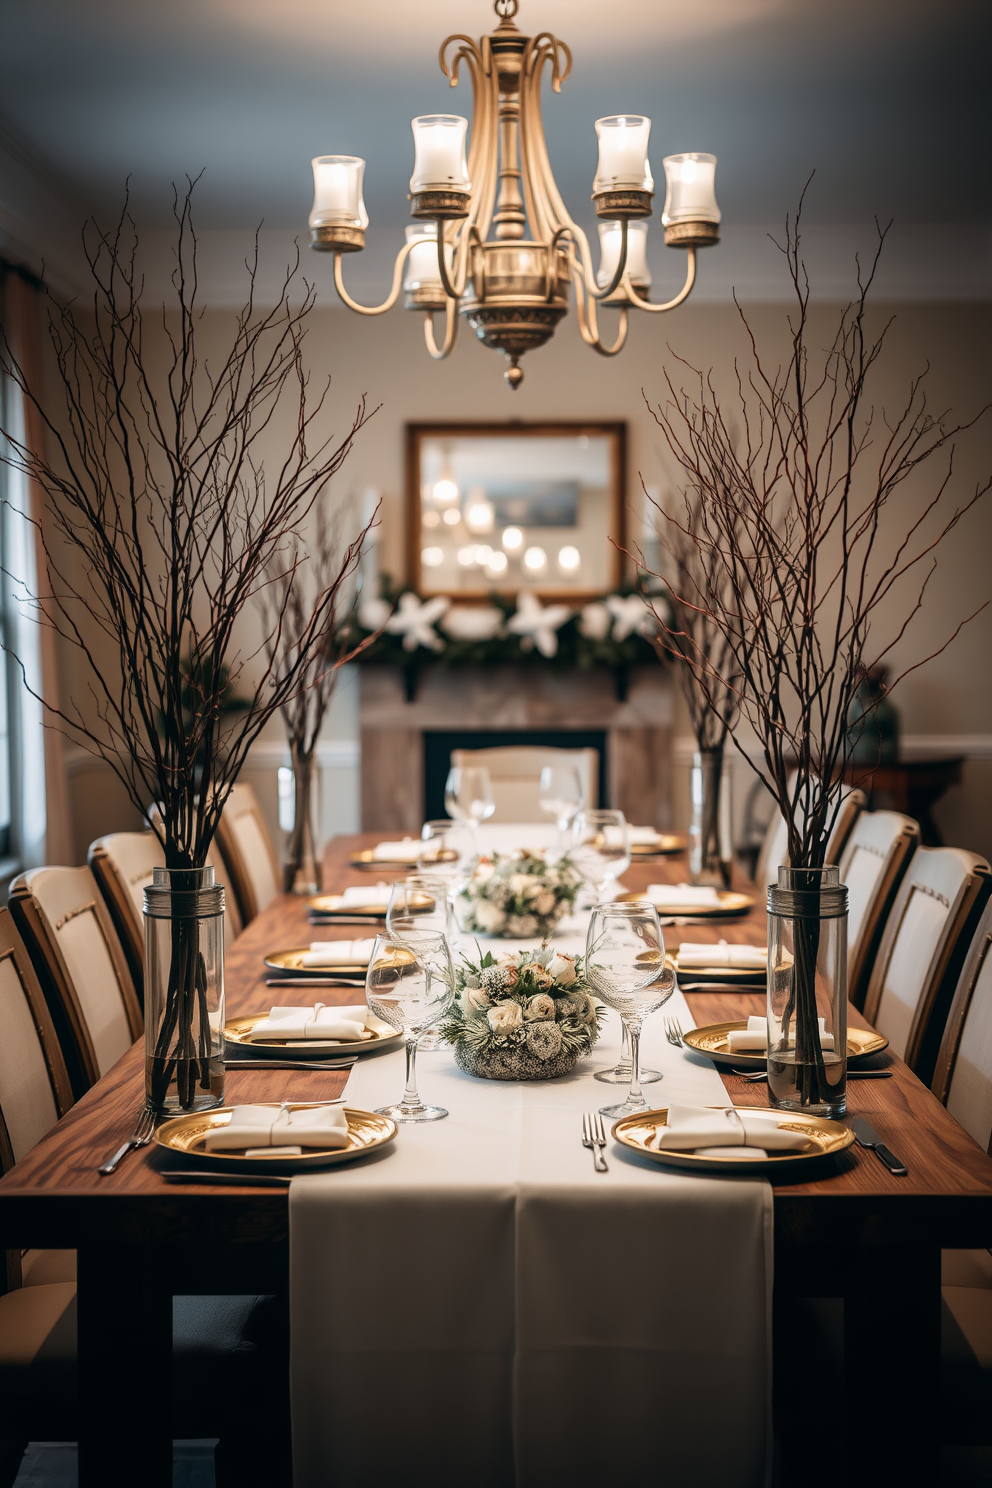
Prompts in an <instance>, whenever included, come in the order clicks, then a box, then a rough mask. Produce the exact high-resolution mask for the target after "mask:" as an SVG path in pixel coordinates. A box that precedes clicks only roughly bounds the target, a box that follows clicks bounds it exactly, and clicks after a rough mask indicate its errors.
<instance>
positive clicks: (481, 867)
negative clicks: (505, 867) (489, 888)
mask: <svg viewBox="0 0 992 1488" xmlns="http://www.w3.org/2000/svg"><path fill="white" fill-rule="evenodd" d="M495 871H496V870H495V868H494V867H493V865H492V863H489V862H487V861H486V859H485V858H483V859H482V861H481V862H480V863H477V864H476V866H475V871H474V872H473V874H472V877H473V879H474V880H475V881H476V883H488V882H489V880H490V879H491V878H492V876H493V874H494V873H495Z"/></svg>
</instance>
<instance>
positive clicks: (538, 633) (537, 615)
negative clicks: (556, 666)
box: [506, 590, 572, 657]
mask: <svg viewBox="0 0 992 1488" xmlns="http://www.w3.org/2000/svg"><path fill="white" fill-rule="evenodd" d="M571 613H572V612H571V610H570V609H569V608H568V605H560V604H559V605H547V606H544V605H542V604H541V602H540V601H539V600H537V599H535V597H534V595H533V594H528V593H527V591H526V590H524V591H523V593H521V594H518V595H517V611H516V614H515V615H511V616H510V618H509V620H508V621H507V622H506V628H507V630H508V631H510V632H511V634H512V635H518V636H520V637H521V638H522V644H523V645H524V646H526V645H527V643H528V642H530V645H531V646H536V647H537V649H538V651H540V653H541V655H542V656H548V657H550V656H556V655H557V653H558V631H559V630H560V629H561V627H562V626H563V625H564V624H565V621H566V620H567V619H568V618H569V616H570V615H571Z"/></svg>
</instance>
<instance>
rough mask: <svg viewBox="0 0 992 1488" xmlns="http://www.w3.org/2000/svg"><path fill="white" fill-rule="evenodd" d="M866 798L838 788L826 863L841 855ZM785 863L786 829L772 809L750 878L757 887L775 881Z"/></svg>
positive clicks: (836, 860)
mask: <svg viewBox="0 0 992 1488" xmlns="http://www.w3.org/2000/svg"><path fill="white" fill-rule="evenodd" d="M794 784H795V777H792V779H791V780H790V782H789V786H790V790H791V788H792V787H793V786H794ZM867 800H868V797H867V796H866V795H865V793H864V791H861V790H858V789H857V788H856V787H855V786H851V785H845V786H842V788H841V800H840V808H839V810H838V812H837V819H836V821H835V822H834V825H833V831H832V832H831V833H830V841H829V842H828V843H827V862H828V863H839V862H840V858H841V854H842V853H843V851H844V847H845V845H846V843H847V839H848V837H849V836H850V835H851V830H852V828H853V826H854V823H855V822H856V821H857V819H858V817H859V815H860V814H861V812H862V811H863V810H864V808H865V805H866V803H867ZM788 862H789V828H788V826H787V825H786V820H785V817H784V816H783V815H782V813H781V812H780V811H776V813H775V815H774V816H773V817H772V819H771V821H770V822H769V824H768V831H767V832H766V833H765V840H764V842H763V843H762V844H761V852H760V853H759V854H758V863H757V866H756V868H755V870H754V881H755V883H756V884H757V885H758V887H759V888H760V889H764V888H765V887H766V886H767V885H768V884H776V883H778V870H779V867H780V866H782V865H787V864H788Z"/></svg>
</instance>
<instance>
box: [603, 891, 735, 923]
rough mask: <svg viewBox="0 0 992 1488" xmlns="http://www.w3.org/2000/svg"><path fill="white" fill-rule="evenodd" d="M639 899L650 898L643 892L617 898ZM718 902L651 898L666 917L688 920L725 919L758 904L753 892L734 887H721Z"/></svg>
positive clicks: (652, 902) (623, 902)
mask: <svg viewBox="0 0 992 1488" xmlns="http://www.w3.org/2000/svg"><path fill="white" fill-rule="evenodd" d="M639 899H648V895H647V894H645V893H644V892H643V890H642V891H641V892H640V893H634V894H619V895H618V896H617V900H618V902H619V903H620V904H634V903H636V902H637V901H638V900H639ZM717 899H718V903H716V904H692V903H691V902H688V901H686V900H680V901H679V902H678V903H675V902H674V901H673V902H671V903H666V902H665V900H664V899H660V898H659V899H650V900H648V902H649V903H651V904H653V905H654V907H655V909H656V910H657V911H658V913H659V914H660V915H661V916H662V917H663V918H665V919H680V920H681V919H687V920H725V919H730V918H732V917H733V916H734V915H744V914H747V913H748V911H749V910H752V909H753V908H754V906H755V904H756V902H757V901H756V900H755V898H754V896H753V895H752V894H738V893H737V892H736V890H734V889H719V890H718V891H717Z"/></svg>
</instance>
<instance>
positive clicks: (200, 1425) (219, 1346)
mask: <svg viewBox="0 0 992 1488" xmlns="http://www.w3.org/2000/svg"><path fill="white" fill-rule="evenodd" d="M71 1105H72V1092H71V1089H70V1085H69V1077H68V1074H67V1071H66V1067H65V1064H64V1062H63V1060H62V1053H61V1050H60V1048H59V1043H58V1039H57V1038H56V1036H55V1028H54V1025H53V1023H52V1019H51V1016H50V1014H49V1011H48V1006H47V1003H46V1000H45V997H44V994H43V992H42V989H41V985H40V983H39V980H38V978H37V976H36V975H35V972H34V968H33V966H32V964H31V960H30V957H29V956H28V953H27V950H26V949H25V946H24V943H23V942H22V940H21V937H20V935H19V934H18V932H17V929H16V926H15V925H14V921H13V916H12V915H11V913H10V911H9V910H7V909H0V1172H4V1173H6V1172H8V1171H9V1169H10V1168H11V1167H13V1165H14V1164H15V1163H16V1162H20V1161H21V1159H22V1158H24V1157H25V1156H26V1155H27V1154H28V1152H30V1150H31V1148H32V1147H33V1146H34V1145H35V1143H36V1142H38V1141H39V1140H40V1139H41V1138H42V1137H43V1136H44V1135H45V1134H46V1132H47V1131H49V1130H50V1128H51V1127H52V1126H54V1125H55V1123H56V1122H57V1121H58V1120H59V1119H60V1118H61V1117H62V1116H63V1115H65V1113H66V1112H67V1111H68V1110H69V1108H70V1106H71ZM277 1316H278V1315H277V1311H276V1308H275V1306H274V1299H271V1298H266V1297H251V1296H231V1297H177V1298H176V1299H175V1301H174V1306H173V1368H174V1372H175V1376H176V1381H177V1385H179V1386H180V1388H178V1389H177V1390H176V1391H175V1392H174V1395H173V1399H174V1402H175V1415H176V1419H175V1423H174V1428H173V1429H174V1432H175V1435H176V1436H177V1437H190V1438H195V1437H217V1436H219V1437H220V1445H219V1447H218V1450H217V1454H216V1456H217V1462H216V1466H217V1482H218V1484H221V1483H224V1484H227V1483H231V1484H238V1483H240V1484H244V1483H246V1482H247V1483H249V1484H252V1485H256V1484H257V1485H259V1488H262V1485H264V1488H270V1485H279V1484H284V1483H288V1481H289V1467H288V1442H287V1419H288V1410H287V1406H288V1402H287V1401H286V1386H285V1372H286V1359H285V1346H284V1340H283V1339H282V1338H281V1336H280V1328H279V1324H278V1320H277ZM190 1379H209V1380H210V1388H209V1389H202V1390H201V1389H192V1390H191V1389H190V1388H189V1381H190ZM270 1396H271V1399H272V1403H273V1407H274V1409H273V1427H272V1428H270V1427H269V1426H268V1423H267V1422H263V1423H262V1424H263V1438H262V1440H261V1441H258V1442H256V1441H254V1426H253V1428H252V1431H250V1432H246V1431H245V1429H244V1420H245V1417H244V1410H245V1401H246V1400H249V1399H267V1398H270ZM78 1429H79V1422H78V1416H77V1399H76V1256H75V1252H74V1251H68V1250H65V1251H54V1250H28V1251H24V1252H21V1251H12V1252H8V1253H7V1267H6V1277H5V1278H4V1277H0V1488H10V1485H12V1484H13V1483H14V1481H15V1479H16V1477H17V1471H18V1465H19V1462H20V1459H21V1456H22V1455H23V1451H24V1448H25V1446H26V1444H27V1443H28V1442H29V1441H53V1440H55V1441H58V1440H63V1441H72V1440H74V1439H75V1437H76V1436H77V1434H78ZM246 1439H247V1440H248V1442H249V1443H250V1448H249V1450H248V1451H247V1452H246V1451H245V1450H243V1448H242V1445H241V1443H243V1442H244V1441H245V1440H246ZM139 1478H140V1474H139ZM136 1481H137V1479H136Z"/></svg>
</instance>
